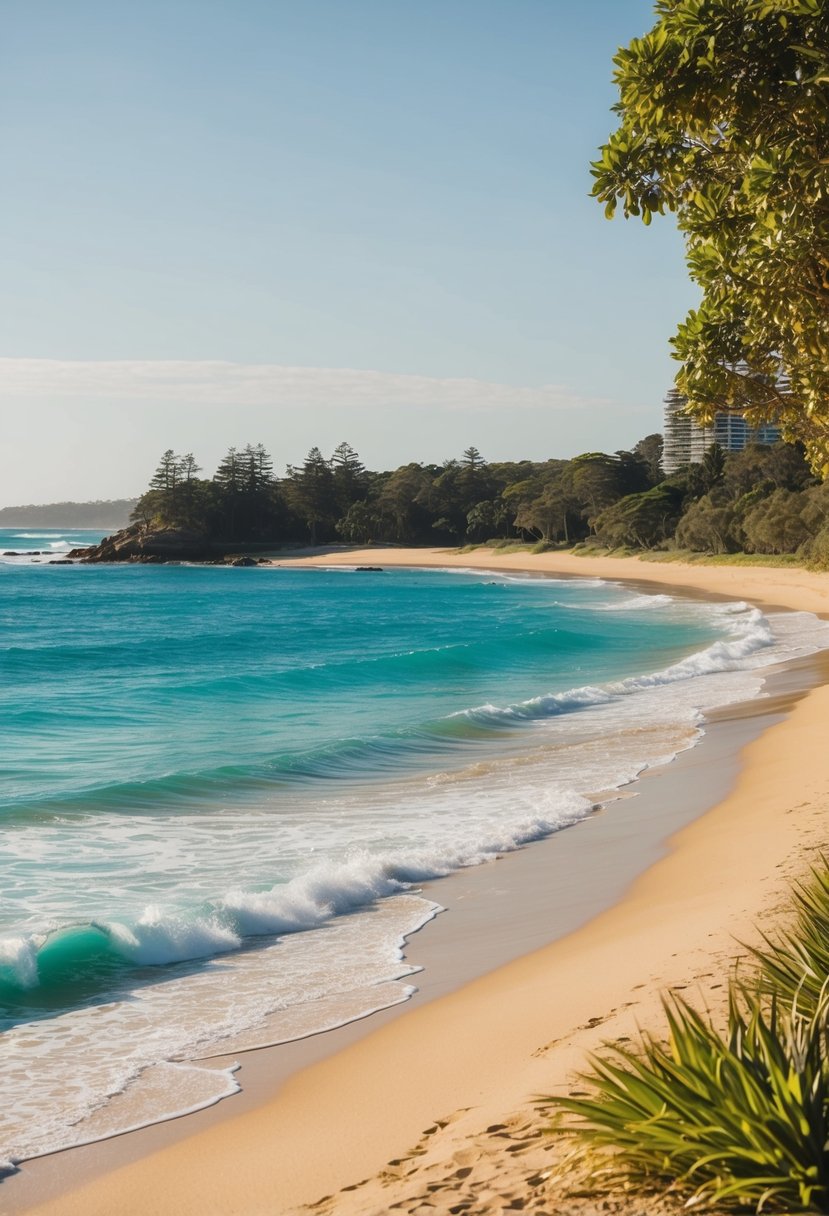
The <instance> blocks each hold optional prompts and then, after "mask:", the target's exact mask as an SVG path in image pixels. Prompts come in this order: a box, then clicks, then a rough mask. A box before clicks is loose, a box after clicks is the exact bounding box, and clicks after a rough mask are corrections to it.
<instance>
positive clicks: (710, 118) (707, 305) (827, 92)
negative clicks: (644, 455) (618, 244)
mask: <svg viewBox="0 0 829 1216" xmlns="http://www.w3.org/2000/svg"><path fill="white" fill-rule="evenodd" d="M656 13H657V18H658V19H657V21H656V23H655V25H654V26H653V28H652V29H651V31H650V32H649V33H647V34H646V35H645V36H644V37H642V38H635V39H634V40H633V41H632V42H631V43H630V45H629V46H627V47H623V48H621V49H620V50H619V52H618V54H617V55H616V57H615V59H614V63H615V65H616V70H615V73H614V80H615V83H616V85H617V86H618V89H619V102H618V104H617V105H616V107H615V109H616V112H617V114H618V115H619V118H620V123H619V128H618V130H617V131H616V132H614V133H613V134H612V135H611V136H610V138H609V140H608V142H607V143H606V144H605V145H604V147H603V148H602V149H601V157H600V159H599V160H598V161H596V162H595V164H594V166H593V173H594V176H595V185H594V188H593V193H594V195H595V196H596V198H597V199H598V200H599V201H600V202H601V203H602V204H603V205H604V207H605V212H606V214H607V215H608V217H610V216H612V215H613V214H614V212H615V210H616V208H617V205H621V208H622V211H623V213H624V215H625V216H639V217H641V219H642V221H643V222H644V223H645V224H649V223H650V221H651V218H652V217H653V215H655V214H663V213H664V212H666V211H668V212H673V213H674V215H675V216H676V220H677V224H678V227H679V229H680V231H681V232H682V233H683V235H684V237H685V245H686V261H687V266H688V270H689V273H690V275H691V278H692V279H693V280H694V281H695V282H696V283H697V284H698V285H699V287H700V288H701V289H702V300H701V303H700V304H699V306H698V307H697V308H695V309H693V310H692V311H691V312H690V313H689V314H688V316H687V318H686V320H685V321H684V322H683V323H682V324H681V325H680V326H679V329H678V331H677V333H676V336H675V337H674V339H673V346H674V353H675V356H676V358H677V359H679V360H680V362H681V364H682V367H681V370H680V372H679V374H678V376H677V381H676V383H677V388H678V389H679V390H680V392H681V393H683V394H684V395H685V396H686V397H687V399H688V403H689V409H690V411H691V412H692V413H694V414H696V416H697V417H698V418H699V419H700V420H709V419H710V418H711V417H712V415H713V414H714V412H715V411H717V410H722V409H732V410H740V411H743V412H744V413H745V415H746V417H747V419H748V420H749V422H755V423H765V422H768V421H769V420H772V419H774V420H777V421H779V422H780V423H781V424H782V427H783V431H784V435H785V436H786V437H787V438H789V439H798V440H801V441H802V442H803V443H804V444H805V446H806V450H807V453H808V457H809V460H810V463H811V465H812V467H813V468H814V469H815V470H816V471H820V472H823V473H824V475H825V474H826V472H827V471H829V324H827V322H829V192H828V191H827V180H828V179H827V165H829V124H827V122H826V114H827V112H829V23H827V19H826V4H825V0H737V2H735V0H714V2H713V3H700V0H658V2H657V4H656Z"/></svg>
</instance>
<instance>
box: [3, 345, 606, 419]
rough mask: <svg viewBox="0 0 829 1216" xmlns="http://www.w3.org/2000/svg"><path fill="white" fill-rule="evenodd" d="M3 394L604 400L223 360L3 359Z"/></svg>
mask: <svg viewBox="0 0 829 1216" xmlns="http://www.w3.org/2000/svg"><path fill="white" fill-rule="evenodd" d="M0 392H3V393H5V394H7V395H9V396H14V397H17V398H40V399H43V398H53V399H54V398H60V397H83V398H87V399H88V398H102V397H103V398H111V399H112V400H124V399H129V400H135V401H141V400H143V401H165V402H166V401H169V402H173V401H176V402H180V403H182V404H185V403H192V404H194V405H285V406H306V407H314V406H323V405H325V406H336V405H343V406H349V407H352V408H353V407H359V406H377V407H382V406H392V405H407V406H441V407H443V408H446V409H452V410H482V409H483V410H486V409H501V408H503V407H505V406H509V407H510V408H516V407H520V408H526V409H544V410H550V409H558V410H570V409H577V408H580V407H582V406H585V405H596V404H599V401H598V399H596V398H587V397H580V396H579V395H578V394H576V393H574V392H572V391H571V390H570V389H568V388H565V387H563V386H561V385H555V384H545V385H541V386H538V387H533V386H525V385H514V384H499V383H495V382H490V381H486V380H473V379H466V378H461V377H446V378H441V377H436V376H415V375H406V374H403V373H397V372H378V371H360V370H356V369H354V368H348V367H345V368H316V367H287V366H283V365H281V364H278V363H230V362H225V361H222V360H198V361H196V360H193V361H190V360H177V359H164V360H131V359H120V360H111V361H105V360H98V361H91V360H90V361H82V360H63V359H15V358H5V359H4V358H0Z"/></svg>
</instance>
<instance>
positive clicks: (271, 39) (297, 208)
mask: <svg viewBox="0 0 829 1216" xmlns="http://www.w3.org/2000/svg"><path fill="white" fill-rule="evenodd" d="M651 24H652V15H651V4H650V0H584V2H582V3H573V2H572V0H568V2H565V0H405V2H404V0H141V3H140V4H138V3H136V4H129V3H125V2H122V0H114V2H113V0H73V2H72V3H71V4H68V3H66V2H65V0H7V2H6V4H5V5H4V34H3V42H2V49H0V114H2V125H1V129H0V154H2V158H3V163H4V166H5V170H6V172H5V188H4V192H3V199H2V204H0V207H2V228H1V229H0V231H2V242H3V245H4V250H3V263H4V273H3V276H2V288H0V291H2V298H0V307H2V326H1V327H0V332H2V335H3V338H2V342H3V346H2V350H0V355H2V356H3V357H4V359H3V361H2V363H0V390H2V391H3V395H4V398H5V401H6V405H7V408H6V410H5V411H4V412H5V413H6V415H7V419H6V421H4V425H3V432H2V433H3V440H4V442H3V450H2V455H0V505H5V504H8V503H13V502H22V501H48V500H52V499H56V498H62V497H66V496H69V497H78V498H94V497H109V496H116V495H119V494H121V493H135V492H139V491H140V490H141V489H142V488H143V487H144V485H145V483H146V481H147V479H148V477H149V475H150V473H151V471H152V468H153V467H154V465H155V463H156V460H157V457H158V455H159V454H160V452H161V451H162V450H163V449H164V448H166V447H168V446H172V447H174V448H176V449H177V450H191V449H192V450H193V451H194V452H195V453H196V455H197V457H198V458H199V459H200V461H201V463H202V464H203V465H204V466H205V468H206V470H207V471H208V472H210V471H212V468H213V467H214V465H215V462H216V461H217V459H218V458H219V456H220V455H221V454H222V452H223V451H224V450H225V449H226V448H227V447H228V446H229V445H231V444H241V443H245V442H246V441H252V442H258V441H260V440H261V441H262V442H264V443H265V444H266V446H267V447H269V448H270V449H271V451H272V452H273V454H274V456H275V459H276V463H277V466H278V467H279V468H281V467H282V466H284V464H285V462H287V461H292V462H293V461H298V460H300V459H301V458H302V456H303V455H304V453H305V451H306V450H307V448H308V447H310V446H311V445H312V444H314V443H318V444H319V445H320V446H321V447H322V448H323V450H328V451H330V450H331V449H332V448H333V447H334V445H335V444H336V443H337V442H339V441H340V440H341V439H344V438H345V439H348V440H349V441H350V442H352V443H353V444H354V445H355V446H356V447H357V448H358V450H359V451H360V452H361V454H362V455H363V457H364V459H365V460H366V461H367V463H369V464H370V465H372V466H373V467H392V466H394V465H396V464H399V463H401V462H402V461H404V460H407V459H418V460H441V459H443V458H445V457H448V456H451V455H454V454H458V453H459V452H460V451H461V450H462V449H463V448H464V447H466V446H467V445H468V444H469V443H475V444H477V446H478V447H479V448H480V449H481V450H482V452H483V453H484V455H485V456H487V457H489V458H491V459H496V458H508V459H513V458H520V457H524V456H526V457H532V458H539V459H540V458H545V457H548V456H553V455H555V456H568V455H572V454H574V453H576V452H578V451H583V450H588V449H593V448H603V449H605V450H613V449H615V448H618V447H622V446H630V445H632V444H633V443H634V442H635V441H636V439H638V438H640V437H641V436H642V435H644V434H646V433H648V432H649V431H653V430H658V429H660V425H661V411H660V402H661V398H662V396H663V394H664V392H665V390H666V388H667V387H668V385H669V383H670V381H671V379H672V376H673V373H674V368H673V365H672V361H671V359H670V357H669V354H668V346H667V340H668V337H669V335H670V334H671V332H672V331H673V328H674V326H675V324H676V322H677V321H678V320H679V319H680V318H681V317H682V316H683V315H684V313H685V311H686V310H687V308H688V307H689V305H690V304H691V303H692V302H693V299H694V294H693V291H692V289H691V287H690V286H689V284H688V283H687V280H686V278H685V273H684V268H683V260H682V247H681V243H680V241H679V238H678V236H677V234H676V232H675V230H674V226H673V222H672V220H670V219H666V220H663V221H662V222H661V223H660V222H657V223H655V224H654V225H653V226H652V227H651V228H650V229H649V230H644V229H642V228H641V226H640V225H638V224H636V223H628V224H626V223H624V222H623V221H621V220H620V221H616V222H614V223H612V224H611V223H608V222H607V221H605V220H604V218H603V216H602V212H601V208H600V207H598V205H597V204H596V203H595V202H593V201H592V200H590V199H589V198H588V197H587V195H588V191H589V188H590V180H591V179H590V176H589V161H590V159H591V158H592V157H593V156H594V155H595V149H596V146H597V145H598V144H599V143H600V142H601V141H602V140H603V139H604V138H605V137H606V136H607V134H608V132H609V131H610V130H611V128H612V126H613V116H612V115H611V114H610V112H609V107H610V106H611V104H612V102H613V100H614V91H613V88H612V85H611V83H610V75H611V70H612V65H611V57H612V54H613V52H614V50H615V48H616V47H617V46H618V45H619V43H621V42H627V41H629V40H630V38H632V37H634V36H636V35H638V34H641V33H642V32H643V31H644V30H645V29H646V28H648V27H649V26H650V25H651ZM113 361H116V362H113ZM169 361H175V365H171V364H170V363H169ZM228 364H229V365H231V366H227V365H228ZM34 449H36V450H37V459H33V458H32V457H33V453H34Z"/></svg>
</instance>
